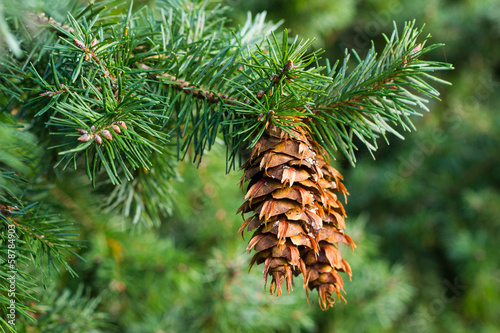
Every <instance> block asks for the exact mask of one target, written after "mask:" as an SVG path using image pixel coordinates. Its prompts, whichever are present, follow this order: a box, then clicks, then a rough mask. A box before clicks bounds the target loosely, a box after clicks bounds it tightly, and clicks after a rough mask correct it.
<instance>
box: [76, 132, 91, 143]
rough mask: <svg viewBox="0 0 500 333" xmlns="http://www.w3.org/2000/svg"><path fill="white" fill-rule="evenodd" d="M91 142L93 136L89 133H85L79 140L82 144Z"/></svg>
mask: <svg viewBox="0 0 500 333" xmlns="http://www.w3.org/2000/svg"><path fill="white" fill-rule="evenodd" d="M90 140H92V135H90V134H87V133H85V134H84V135H82V136H81V137H79V138H78V141H82V142H89V141H90Z"/></svg>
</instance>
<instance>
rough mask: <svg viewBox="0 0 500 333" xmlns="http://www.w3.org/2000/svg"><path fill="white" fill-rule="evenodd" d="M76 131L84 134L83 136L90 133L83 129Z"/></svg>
mask: <svg viewBox="0 0 500 333" xmlns="http://www.w3.org/2000/svg"><path fill="white" fill-rule="evenodd" d="M76 131H77V132H80V133H82V134H87V133H88V132H87V131H86V130H84V129H81V128H77V129H76Z"/></svg>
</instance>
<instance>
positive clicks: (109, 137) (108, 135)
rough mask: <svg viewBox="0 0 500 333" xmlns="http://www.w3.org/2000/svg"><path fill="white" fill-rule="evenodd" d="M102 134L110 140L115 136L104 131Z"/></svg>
mask: <svg viewBox="0 0 500 333" xmlns="http://www.w3.org/2000/svg"><path fill="white" fill-rule="evenodd" d="M101 134H102V135H104V137H105V138H106V139H108V140H113V136H112V135H111V133H110V132H109V131H108V130H102V131H101Z"/></svg>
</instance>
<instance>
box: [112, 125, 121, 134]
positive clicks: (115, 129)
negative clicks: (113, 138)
mask: <svg viewBox="0 0 500 333" xmlns="http://www.w3.org/2000/svg"><path fill="white" fill-rule="evenodd" d="M111 129H112V130H113V131H115V132H116V133H121V132H122V130H121V129H120V127H119V126H118V125H115V124H113V125H111Z"/></svg>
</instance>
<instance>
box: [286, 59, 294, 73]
mask: <svg viewBox="0 0 500 333" xmlns="http://www.w3.org/2000/svg"><path fill="white" fill-rule="evenodd" d="M292 69H293V61H291V60H288V62H287V63H286V65H285V71H291V70H292Z"/></svg>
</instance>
